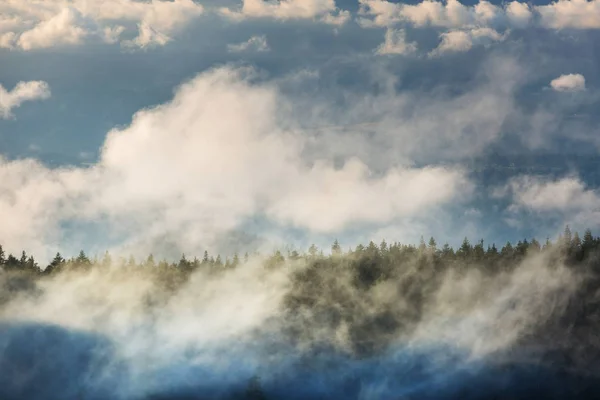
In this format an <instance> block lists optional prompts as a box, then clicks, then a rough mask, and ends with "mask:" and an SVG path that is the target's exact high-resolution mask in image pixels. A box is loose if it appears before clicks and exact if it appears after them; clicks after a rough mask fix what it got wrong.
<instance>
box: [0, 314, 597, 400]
mask: <svg viewBox="0 0 600 400" xmlns="http://www.w3.org/2000/svg"><path fill="white" fill-rule="evenodd" d="M244 352H246V350H243V349H241V350H240V351H237V352H235V353H231V352H227V353H223V355H222V357H221V360H220V361H219V366H218V367H217V368H216V366H215V365H207V364H204V365H194V364H193V362H191V361H186V360H185V359H183V358H180V357H175V356H174V360H173V364H172V365H167V366H164V367H162V368H155V369H153V368H152V366H150V365H149V366H148V371H146V372H144V373H142V377H141V379H140V378H139V377H138V379H135V380H134V379H132V378H131V375H130V374H129V369H128V368H127V366H126V365H124V363H122V362H119V361H118V358H117V356H116V353H115V349H114V345H112V344H111V342H110V341H109V340H107V339H106V338H102V337H99V336H97V335H92V334H87V333H80V332H73V331H69V330H66V329H62V328H60V327H55V326H47V325H36V324H5V325H0V398H1V399H3V400H35V399H44V400H53V399H57V400H58V399H61V400H70V399H77V400H79V399H94V400H96V399H98V400H99V399H107V400H108V399H128V398H131V399H135V400H137V399H140V400H141V399H144V400H167V399H180V400H184V399H189V400H191V399H207V400H208V399H211V400H212V399H215V400H217V399H223V400H233V399H273V400H276V399H282V400H283V399H290V400H307V399H334V400H336V399H340V400H341V399H344V400H351V399H357V400H369V399H419V400H454V399H456V400H459V399H460V400H480V399H481V400H483V399H498V400H499V399H588V398H590V399H593V398H600V382H599V381H598V380H597V379H596V378H594V377H593V376H585V375H584V374H582V373H572V372H571V373H568V372H566V371H562V370H561V368H560V367H561V366H560V365H558V364H556V365H554V366H553V365H552V364H551V363H550V364H548V363H547V364H546V365H545V366H544V367H541V366H536V365H533V364H530V365H524V364H500V365H494V364H495V362H494V359H493V358H494V357H492V358H490V359H482V360H479V361H476V362H466V361H465V357H464V355H463V354H461V352H460V351H458V350H453V349H448V348H435V349H433V348H427V349H415V348H412V349H410V348H402V347H400V348H396V349H394V350H390V351H388V352H387V353H386V354H385V355H382V356H379V357H372V358H364V359H352V358H349V357H346V356H343V355H340V354H336V353H334V352H332V351H326V350H323V351H319V352H318V353H315V354H313V355H311V356H304V357H299V356H294V355H293V354H294V352H293V351H292V349H289V350H288V351H284V352H283V353H282V354H289V355H285V356H283V357H277V361H271V362H267V361H266V360H263V359H261V358H260V356H258V354H259V353H260V352H256V351H255V350H252V351H247V352H246V353H244ZM191 359H192V358H190V360H191ZM175 360H177V361H175ZM138 367H139V365H138ZM255 377H258V378H259V379H258V380H253V378H255ZM128 393H129V394H128ZM134 393H137V395H134Z"/></svg>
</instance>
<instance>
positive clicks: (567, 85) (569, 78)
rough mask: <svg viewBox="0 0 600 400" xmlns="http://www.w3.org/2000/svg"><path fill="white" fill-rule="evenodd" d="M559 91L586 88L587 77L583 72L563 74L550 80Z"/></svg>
mask: <svg viewBox="0 0 600 400" xmlns="http://www.w3.org/2000/svg"><path fill="white" fill-rule="evenodd" d="M550 86H551V87H552V89H554V90H556V91H557V92H579V91H581V90H585V77H584V76H583V75H581V74H568V75H561V76H559V77H558V78H556V79H553V80H552V81H551V82H550Z"/></svg>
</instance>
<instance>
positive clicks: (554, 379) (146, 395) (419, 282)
mask: <svg viewBox="0 0 600 400" xmlns="http://www.w3.org/2000/svg"><path fill="white" fill-rule="evenodd" d="M598 246H600V241H599V240H598V239H596V238H593V237H591V236H586V240H585V241H584V242H583V243H581V242H577V241H575V240H572V239H565V238H562V239H561V240H560V241H559V242H558V243H556V244H554V245H552V244H549V243H548V244H547V245H545V246H544V247H543V248H541V247H540V246H539V245H538V244H537V242H535V241H534V242H532V243H531V244H530V243H529V242H527V241H525V242H519V244H518V245H517V246H516V247H512V246H510V245H509V244H507V246H505V247H504V248H503V249H501V250H500V251H499V250H497V249H496V247H495V246H493V247H489V248H488V250H487V251H485V250H484V249H483V245H482V244H481V243H480V244H477V245H475V246H472V245H470V244H469V243H468V242H467V241H466V240H465V243H463V246H462V247H461V248H460V249H458V250H457V251H456V252H455V251H454V250H453V249H451V248H449V247H448V246H444V247H443V248H442V249H438V248H437V246H436V244H435V241H431V242H430V244H429V245H425V243H424V242H423V243H421V245H420V246H408V245H400V244H397V243H394V244H391V245H388V244H386V243H385V242H383V243H382V244H381V245H379V246H377V245H375V244H374V243H372V242H371V243H370V245H369V246H367V247H363V246H358V247H357V248H356V249H354V250H352V251H350V252H348V253H342V252H341V251H340V248H339V246H338V245H337V242H336V244H335V245H334V246H333V248H332V252H331V254H329V255H323V254H322V253H320V254H319V252H318V250H317V249H315V248H314V247H313V248H311V249H310V250H309V252H308V253H307V254H302V255H301V254H298V253H297V252H292V253H289V254H288V255H287V256H284V255H283V254H281V253H280V252H276V253H275V254H273V255H270V256H260V255H255V256H251V257H247V258H246V259H245V260H240V259H239V258H237V257H236V258H234V259H233V261H230V260H229V259H228V260H226V262H225V263H223V262H222V261H221V259H220V257H219V258H217V260H215V259H214V258H208V256H205V258H204V259H203V260H198V259H194V260H188V259H186V258H185V257H183V258H182V259H181V260H180V261H179V262H178V263H168V262H166V261H162V262H158V263H155V261H154V260H153V258H152V257H149V258H148V260H146V261H144V262H142V263H137V262H135V260H133V259H131V260H129V261H126V262H114V261H111V259H110V257H109V256H106V257H105V258H104V259H103V260H100V261H91V260H89V259H88V258H87V257H86V256H85V254H84V253H83V252H82V253H81V254H80V256H79V257H77V258H73V259H71V260H64V259H62V258H61V257H60V256H58V255H57V257H56V258H55V260H54V261H53V262H52V263H51V264H50V265H49V266H48V267H46V268H45V269H44V270H41V269H38V268H37V266H36V265H35V262H34V261H32V260H33V259H29V260H28V259H26V258H25V257H23V258H22V260H20V261H19V260H17V259H16V258H14V257H12V258H11V257H9V258H8V259H4V257H0V258H1V259H2V267H3V268H2V271H1V273H0V289H1V291H0V371H1V373H0V398H2V399H63V400H64V399H484V398H485V399H492V398H495V399H504V398H511V399H513V398H578V397H579V398H582V397H589V396H593V395H594V394H596V395H597V394H600V387H599V385H598V384H597V383H596V381H597V374H598V373H600V368H599V367H600V363H599V362H598V361H597V360H598V357H597V356H598V355H600V352H598V344H599V343H598V337H597V334H596V332H597V329H598V327H599V324H598V321H599V317H600V313H599V312H598V309H597V305H596V303H597V288H598V287H599V286H598V278H599V276H598V259H597V258H596V248H597V247H598Z"/></svg>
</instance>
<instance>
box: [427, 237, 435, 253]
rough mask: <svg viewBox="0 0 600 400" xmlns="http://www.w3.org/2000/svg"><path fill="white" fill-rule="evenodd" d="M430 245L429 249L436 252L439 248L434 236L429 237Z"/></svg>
mask: <svg viewBox="0 0 600 400" xmlns="http://www.w3.org/2000/svg"><path fill="white" fill-rule="evenodd" d="M428 246H429V250H431V251H434V252H435V251H436V250H437V243H436V242H435V239H434V238H433V236H432V237H430V238H429V243H428Z"/></svg>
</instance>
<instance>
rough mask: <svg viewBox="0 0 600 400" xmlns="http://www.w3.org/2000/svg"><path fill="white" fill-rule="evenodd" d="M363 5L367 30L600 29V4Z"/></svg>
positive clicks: (364, 1)
mask: <svg viewBox="0 0 600 400" xmlns="http://www.w3.org/2000/svg"><path fill="white" fill-rule="evenodd" d="M359 3H360V11H359V15H360V17H359V18H358V22H359V24H361V25H362V26H364V27H389V26H393V25H396V24H398V23H410V24H412V25H414V26H416V27H423V26H435V27H442V28H448V29H458V30H464V29H467V28H473V27H490V28H494V29H500V28H525V27H526V26H528V25H530V24H535V25H538V26H541V27H545V28H550V29H564V28H574V29H598V28H600V1H599V0H590V1H588V0H558V1H555V2H553V3H550V4H547V5H539V6H530V5H529V4H528V3H525V2H520V1H511V2H508V3H505V4H504V5H502V6H497V5H493V4H492V3H490V2H488V1H485V0H480V1H479V2H478V3H477V4H475V5H473V6H466V5H464V4H462V3H460V2H459V1H458V0H448V1H447V2H442V1H433V0H425V1H421V2H419V3H417V4H404V3H396V2H394V3H392V2H390V1H386V0H359Z"/></svg>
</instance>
